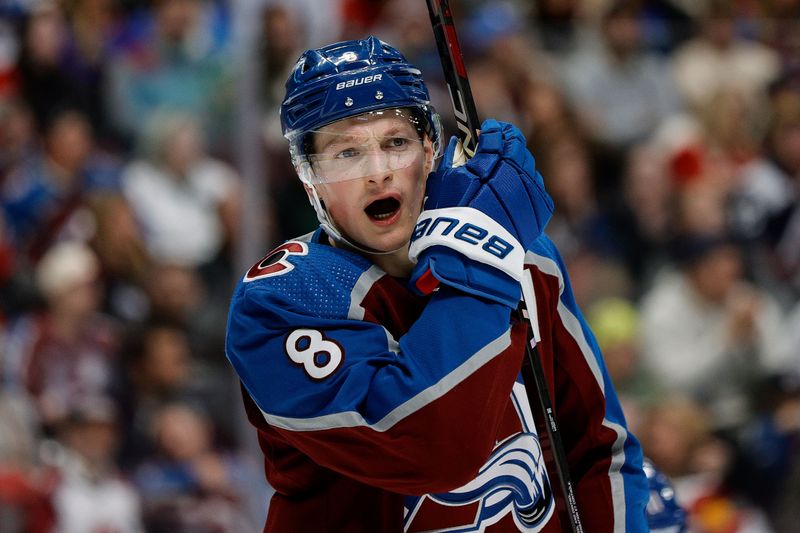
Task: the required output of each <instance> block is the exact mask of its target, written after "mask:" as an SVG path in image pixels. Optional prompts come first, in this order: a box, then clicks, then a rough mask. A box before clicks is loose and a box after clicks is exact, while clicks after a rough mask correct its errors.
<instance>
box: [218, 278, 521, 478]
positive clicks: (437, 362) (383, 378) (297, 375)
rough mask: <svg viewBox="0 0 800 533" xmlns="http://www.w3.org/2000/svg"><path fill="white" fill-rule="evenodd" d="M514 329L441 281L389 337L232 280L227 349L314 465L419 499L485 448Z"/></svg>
mask: <svg viewBox="0 0 800 533" xmlns="http://www.w3.org/2000/svg"><path fill="white" fill-rule="evenodd" d="M292 274H294V273H292ZM303 283H312V284H313V283H317V284H325V283H331V281H330V280H329V279H326V278H323V277H321V276H317V277H315V278H314V279H304V280H303ZM523 334H524V330H523V329H522V328H520V327H518V326H517V327H514V326H513V325H512V323H511V310H510V309H509V308H508V307H506V306H503V305H501V304H496V303H492V302H489V301H487V300H483V299H481V298H479V297H475V296H471V295H468V294H464V293H460V292H458V291H456V290H453V289H449V288H447V287H442V288H441V289H440V290H439V291H438V292H437V293H435V294H434V295H433V296H432V297H431V299H430V300H429V301H428V303H427V304H426V306H425V308H424V309H423V311H422V314H421V316H420V317H419V318H418V319H417V320H416V322H414V323H413V324H412V325H411V327H410V328H409V329H408V331H407V332H406V333H405V334H404V335H403V336H401V337H400V338H399V339H397V340H395V339H394V338H392V336H391V335H390V334H389V333H388V331H387V330H386V329H385V328H384V327H383V326H381V325H379V324H377V323H373V322H368V321H365V320H360V319H355V318H351V317H349V316H347V315H337V314H335V313H327V314H326V313H314V312H310V311H309V309H307V308H306V307H304V306H303V305H301V303H299V302H298V300H297V299H295V298H291V297H290V295H287V294H285V293H282V292H280V291H275V290H273V288H272V287H271V286H270V284H268V283H242V284H240V285H239V287H238V288H237V290H236V292H235V293H234V297H233V300H232V303H231V310H230V314H229V320H228V334H227V339H226V353H227V356H228V358H229V359H230V361H231V363H232V364H233V366H234V367H235V369H236V371H237V373H238V375H239V377H240V379H241V381H242V384H243V386H244V387H245V389H246V390H247V393H248V394H249V395H250V397H251V398H252V400H253V401H254V403H255V404H256V405H257V406H258V408H259V409H260V410H261V412H262V414H263V416H264V418H265V419H266V421H267V422H268V423H269V425H270V426H272V427H273V428H275V429H276V430H277V431H278V432H279V433H280V434H281V436H282V437H283V438H284V439H286V441H288V442H289V443H290V444H291V445H293V446H295V447H296V448H297V449H298V450H300V451H301V452H303V453H304V454H306V455H308V456H309V457H310V458H311V459H312V460H313V461H314V462H316V463H318V464H319V465H322V466H324V467H326V468H330V469H332V470H334V471H337V472H339V473H341V474H344V475H346V476H348V477H351V478H354V479H357V480H359V481H361V482H364V483H367V484H370V485H373V486H377V487H380V488H383V489H386V490H390V491H394V492H399V493H403V494H423V493H427V492H442V491H446V490H449V489H452V488H454V487H457V486H460V485H462V484H464V483H465V482H467V481H468V480H470V479H472V477H473V476H474V475H475V473H476V472H477V471H478V469H479V468H480V466H481V465H482V464H483V462H484V461H485V459H486V457H487V456H488V455H489V453H490V451H491V449H492V447H493V446H494V444H495V442H494V435H495V434H496V431H497V424H498V423H499V420H500V419H501V416H500V414H501V413H502V412H503V410H504V409H505V407H506V404H507V402H508V398H509V392H510V390H511V387H512V386H513V383H514V380H515V378H516V376H517V373H518V371H519V368H520V364H521V358H522V353H521V351H520V350H519V349H516V348H512V342H513V343H514V345H515V346H519V345H520V343H519V342H518V338H519V336H521V335H523Z"/></svg>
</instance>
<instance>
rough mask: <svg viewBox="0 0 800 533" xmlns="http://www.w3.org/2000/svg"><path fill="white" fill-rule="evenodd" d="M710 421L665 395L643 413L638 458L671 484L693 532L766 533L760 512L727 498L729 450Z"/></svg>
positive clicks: (683, 401)
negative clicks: (653, 466)
mask: <svg viewBox="0 0 800 533" xmlns="http://www.w3.org/2000/svg"><path fill="white" fill-rule="evenodd" d="M712 418H713V417H712V416H711V415H710V414H709V413H708V412H707V411H706V410H705V409H703V408H702V407H701V406H699V405H698V404H697V403H695V402H693V401H692V400H691V399H689V398H688V397H686V396H682V395H680V394H670V395H668V396H667V397H666V398H664V399H663V400H662V402H661V403H660V404H658V405H655V406H653V407H651V408H650V409H649V410H648V412H647V416H646V418H645V419H646V424H645V428H646V429H645V431H644V432H643V433H642V434H641V438H642V448H643V450H644V453H645V454H646V456H648V457H650V458H651V459H652V461H653V462H654V463H655V464H657V465H659V468H661V469H663V471H664V472H665V473H666V474H667V475H668V476H670V478H671V479H672V481H673V482H674V485H675V490H676V495H677V500H678V503H680V504H681V506H682V507H684V508H685V509H686V510H687V511H689V522H690V531H692V532H693V533H733V532H738V533H772V529H771V528H770V527H769V525H768V523H767V522H766V518H765V517H764V515H763V513H761V512H760V511H759V510H758V509H757V508H755V507H753V506H752V505H750V504H748V503H747V502H744V501H740V500H739V499H738V498H737V497H736V496H735V495H733V494H731V493H730V487H729V486H728V484H727V482H726V476H727V472H728V470H729V468H730V467H731V464H732V461H733V450H732V447H731V445H730V444H729V443H728V442H726V441H724V440H722V439H720V438H719V437H718V436H716V435H715V434H714V432H713V430H712Z"/></svg>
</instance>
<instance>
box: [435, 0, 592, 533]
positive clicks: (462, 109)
mask: <svg viewBox="0 0 800 533" xmlns="http://www.w3.org/2000/svg"><path fill="white" fill-rule="evenodd" d="M426 2H427V4H428V13H429V15H430V18H431V26H432V27H433V34H434V38H435V39H436V47H437V49H438V50H439V59H440V60H441V62H442V70H443V72H444V78H445V82H446V83H447V89H448V90H449V92H450V100H451V102H452V104H453V113H454V114H455V117H456V124H457V126H458V137H459V139H460V140H461V145H462V147H463V150H464V154H463V155H464V156H466V157H464V158H463V161H466V159H467V158H469V157H472V156H473V155H474V154H475V150H476V149H477V146H478V131H479V128H480V122H479V121H478V111H477V108H476V107H475V101H474V100H473V98H472V91H471V90H470V87H469V79H468V78H467V70H466V68H465V67H464V60H463V57H462V55H461V46H460V45H459V43H458V37H457V36H456V29H455V25H454V24H453V17H452V13H451V12H450V6H449V2H448V0H426ZM454 159H456V158H454ZM463 161H462V162H463ZM522 296H523V302H522V305H521V311H522V314H523V316H524V317H525V318H527V319H528V322H529V324H530V328H528V337H527V343H526V346H525V352H526V355H527V362H528V364H527V365H525V364H523V367H522V376H523V379H524V380H525V391H526V393H527V395H528V402H529V403H530V405H531V409H533V410H534V412H536V410H537V408H539V409H540V411H539V415H540V418H541V419H542V420H541V425H544V426H545V428H546V434H547V439H548V441H549V444H550V448H551V454H552V460H553V464H552V468H551V469H550V470H551V472H552V471H553V469H554V470H555V473H556V477H558V481H559V484H560V486H561V492H562V497H563V502H564V505H563V506H562V508H561V510H560V512H559V515H560V516H559V520H560V521H561V523H562V525H563V526H564V527H566V524H567V523H568V524H569V525H570V526H571V529H572V532H573V533H583V526H582V525H581V519H580V514H579V513H578V503H577V500H576V498H575V491H574V488H573V486H572V481H571V480H570V475H569V467H568V465H567V458H566V453H565V452H564V445H563V443H562V442H561V433H560V432H559V429H558V424H557V423H556V419H555V411H554V410H553V404H552V402H551V400H550V391H549V388H548V386H547V381H546V379H545V375H544V369H543V368H542V362H541V359H540V356H539V351H538V350H537V348H536V344H537V343H538V342H539V341H540V337H539V324H538V322H537V320H536V299H535V297H534V294H533V283H532V281H531V278H530V276H529V275H525V276H524V277H523V282H522ZM529 309H530V311H529ZM541 437H542V436H540V439H541ZM564 514H566V515H567V516H566V517H564V516H563V515H564Z"/></svg>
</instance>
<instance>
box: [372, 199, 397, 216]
mask: <svg viewBox="0 0 800 533" xmlns="http://www.w3.org/2000/svg"><path fill="white" fill-rule="evenodd" d="M399 209H400V201H399V200H397V198H381V199H380V200H375V201H374V202H372V203H371V204H369V205H368V206H367V207H365V208H364V212H365V213H366V214H367V216H369V218H371V219H373V220H387V219H389V218H391V217H392V216H394V215H395V214H396V213H397V211H398V210H399Z"/></svg>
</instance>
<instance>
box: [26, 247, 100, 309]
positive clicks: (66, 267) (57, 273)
mask: <svg viewBox="0 0 800 533" xmlns="http://www.w3.org/2000/svg"><path fill="white" fill-rule="evenodd" d="M99 273H100V262H99V261H98V259H97V256H96V255H95V253H94V252H93V251H92V249H91V248H89V247H88V246H87V245H86V244H84V243H82V242H79V241H65V242H60V243H58V244H56V245H54V246H53V247H52V248H50V249H49V250H48V251H47V253H46V254H45V255H44V257H42V259H41V261H39V264H38V265H37V266H36V285H37V287H39V290H40V291H41V292H42V294H43V295H44V296H45V297H46V298H52V297H54V296H57V295H58V294H60V293H62V292H65V291H67V290H69V289H72V288H74V287H77V286H79V285H82V284H84V283H89V282H91V281H94V280H96V279H97V276H98V274H99Z"/></svg>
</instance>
